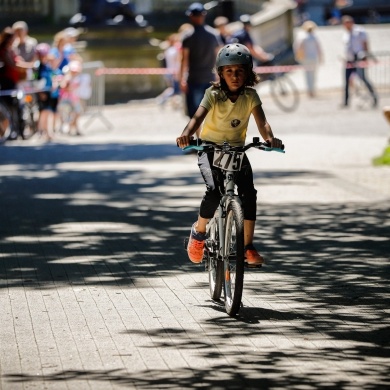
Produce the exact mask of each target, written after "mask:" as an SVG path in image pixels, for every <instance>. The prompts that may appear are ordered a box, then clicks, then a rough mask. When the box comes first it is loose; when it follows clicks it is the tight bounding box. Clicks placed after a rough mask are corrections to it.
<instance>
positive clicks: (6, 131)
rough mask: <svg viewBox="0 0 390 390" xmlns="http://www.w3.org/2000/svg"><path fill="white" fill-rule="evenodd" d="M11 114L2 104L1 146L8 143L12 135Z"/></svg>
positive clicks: (0, 108) (0, 106)
mask: <svg viewBox="0 0 390 390" xmlns="http://www.w3.org/2000/svg"><path fill="white" fill-rule="evenodd" d="M11 123H12V119H11V113H10V112H9V110H8V109H7V107H5V106H3V105H2V104H0V144H2V143H4V142H5V141H7V139H8V138H9V136H10V135H11Z"/></svg>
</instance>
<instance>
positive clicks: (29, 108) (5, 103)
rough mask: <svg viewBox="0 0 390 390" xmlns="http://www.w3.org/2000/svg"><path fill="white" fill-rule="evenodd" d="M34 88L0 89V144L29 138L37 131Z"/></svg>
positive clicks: (37, 111)
mask: <svg viewBox="0 0 390 390" xmlns="http://www.w3.org/2000/svg"><path fill="white" fill-rule="evenodd" d="M37 91H38V90H37V89H36V88H35V87H34V86H23V87H20V88H18V89H13V90H1V89H0V143H4V142H5V141H6V140H7V139H17V138H18V137H21V138H22V139H29V138H31V137H32V136H33V135H34V134H35V133H36V132H37V130H38V119H39V108H38V103H37V98H36V92H37Z"/></svg>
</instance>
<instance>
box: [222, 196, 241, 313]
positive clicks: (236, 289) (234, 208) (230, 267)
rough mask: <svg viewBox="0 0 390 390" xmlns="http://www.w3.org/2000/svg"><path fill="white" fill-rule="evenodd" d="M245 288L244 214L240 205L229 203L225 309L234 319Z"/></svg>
mask: <svg viewBox="0 0 390 390" xmlns="http://www.w3.org/2000/svg"><path fill="white" fill-rule="evenodd" d="M243 288H244V213H243V210H242V207H241V205H240V203H239V202H238V201H237V200H235V199H232V200H230V201H229V203H228V206H227V212H226V219H225V248H224V297H225V309H226V312H227V314H229V316H231V317H234V316H235V315H236V314H237V313H238V311H239V310H240V307H241V299H242V292H243Z"/></svg>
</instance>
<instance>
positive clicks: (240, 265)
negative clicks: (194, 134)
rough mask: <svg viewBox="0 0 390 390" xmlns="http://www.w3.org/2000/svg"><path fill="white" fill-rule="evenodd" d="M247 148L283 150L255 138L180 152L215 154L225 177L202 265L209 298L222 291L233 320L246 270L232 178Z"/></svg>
mask: <svg viewBox="0 0 390 390" xmlns="http://www.w3.org/2000/svg"><path fill="white" fill-rule="evenodd" d="M250 148H256V149H259V150H263V151H278V152H281V153H284V150H283V149H284V146H283V147H282V149H278V148H271V147H270V145H269V144H267V143H264V142H260V140H259V138H258V137H254V138H253V142H251V143H249V144H247V145H245V146H232V145H230V144H228V143H227V142H224V143H223V144H222V145H217V144H214V143H209V142H205V141H202V140H200V139H198V140H193V141H191V144H190V145H189V146H187V147H185V148H183V151H186V150H197V151H203V152H206V153H214V156H213V164H214V166H217V167H219V168H220V169H221V170H222V172H223V174H224V194H223V195H222V197H221V199H220V203H219V206H218V209H217V210H216V212H215V214H214V217H213V218H212V219H211V220H210V221H209V223H208V224H207V230H206V237H207V238H206V241H205V251H204V257H203V261H204V262H205V266H206V271H208V273H209V285H210V296H211V298H212V299H213V300H215V301H218V300H220V298H221V295H222V287H223V291H224V302H225V310H226V312H227V314H228V315H229V316H232V317H234V316H235V315H236V314H237V313H238V311H239V309H240V307H241V298H242V293H243V287H244V267H245V261H244V260H245V256H244V212H243V208H242V204H241V200H240V198H239V196H238V195H237V193H236V192H235V182H234V176H235V172H237V171H239V170H240V169H241V164H242V160H243V157H244V154H245V152H246V151H247V150H248V149H250ZM187 244H188V239H185V240H184V246H185V249H187ZM257 267H259V266H257ZM260 267H261V266H260Z"/></svg>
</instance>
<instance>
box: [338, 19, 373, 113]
mask: <svg viewBox="0 0 390 390" xmlns="http://www.w3.org/2000/svg"><path fill="white" fill-rule="evenodd" d="M341 22H342V24H343V26H344V28H345V33H344V36H343V43H344V45H345V89H344V103H343V107H348V103H349V84H350V78H351V76H352V75H353V74H356V75H357V76H358V77H359V78H360V79H361V80H362V81H363V83H364V84H365V85H366V87H367V89H368V90H369V92H370V94H371V96H372V100H373V102H372V106H373V107H376V106H377V105H378V97H377V94H376V92H375V90H374V87H373V86H372V84H371V83H370V82H369V81H368V79H367V77H366V74H365V68H364V66H365V64H364V62H365V61H366V60H367V59H368V57H369V47H368V36H367V33H366V31H365V30H364V28H363V27H361V26H357V25H355V22H354V19H353V18H352V16H349V15H344V16H343V17H342V18H341Z"/></svg>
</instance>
